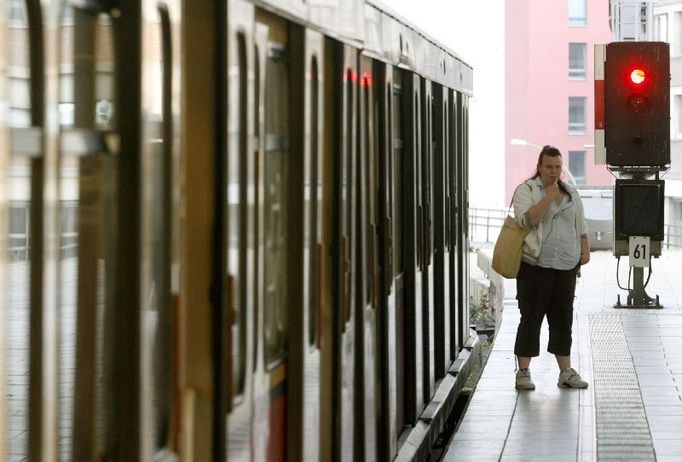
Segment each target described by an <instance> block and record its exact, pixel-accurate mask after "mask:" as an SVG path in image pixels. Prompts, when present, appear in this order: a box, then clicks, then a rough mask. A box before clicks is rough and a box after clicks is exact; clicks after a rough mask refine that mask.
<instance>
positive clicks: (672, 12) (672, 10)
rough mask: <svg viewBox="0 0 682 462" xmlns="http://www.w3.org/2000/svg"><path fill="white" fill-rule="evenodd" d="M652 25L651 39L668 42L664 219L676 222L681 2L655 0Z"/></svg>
mask: <svg viewBox="0 0 682 462" xmlns="http://www.w3.org/2000/svg"><path fill="white" fill-rule="evenodd" d="M653 25H654V28H653V34H654V37H653V39H654V40H656V41H661V42H668V43H669V44H670V138H671V141H670V171H669V172H668V173H667V174H666V175H665V177H664V179H665V195H666V213H665V221H666V223H672V224H676V223H682V1H680V0H674V1H673V0H658V1H657V2H656V3H655V4H654V24H653ZM671 232H672V234H678V232H675V231H674V230H673V231H671ZM672 240H673V241H679V239H675V238H673V239H672Z"/></svg>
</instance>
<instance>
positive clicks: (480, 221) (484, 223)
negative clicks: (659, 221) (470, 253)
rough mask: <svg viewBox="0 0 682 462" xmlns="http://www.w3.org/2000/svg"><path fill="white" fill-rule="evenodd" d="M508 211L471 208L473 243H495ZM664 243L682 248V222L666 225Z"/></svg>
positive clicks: (470, 232)
mask: <svg viewBox="0 0 682 462" xmlns="http://www.w3.org/2000/svg"><path fill="white" fill-rule="evenodd" d="M507 213H508V209H485V208H475V207H471V208H469V239H470V240H471V242H480V243H491V244H492V243H495V241H496V240H497V236H498V235H499V234H500V228H502V224H503V223H504V219H505V218H506V216H507ZM663 243H664V244H665V247H666V248H667V249H670V248H682V222H678V223H666V224H665V225H664V236H663Z"/></svg>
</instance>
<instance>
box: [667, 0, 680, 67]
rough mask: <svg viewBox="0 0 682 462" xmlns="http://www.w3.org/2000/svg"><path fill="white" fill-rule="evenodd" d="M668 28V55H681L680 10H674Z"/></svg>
mask: <svg viewBox="0 0 682 462" xmlns="http://www.w3.org/2000/svg"><path fill="white" fill-rule="evenodd" d="M670 29H671V31H670V37H668V41H669V42H670V55H671V56H680V55H682V11H676V12H675V13H674V16H673V18H672V24H671V25H670Z"/></svg>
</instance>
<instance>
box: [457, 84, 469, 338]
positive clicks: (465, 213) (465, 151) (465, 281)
mask: <svg viewBox="0 0 682 462" xmlns="http://www.w3.org/2000/svg"><path fill="white" fill-rule="evenodd" d="M461 110H462V117H461V125H460V133H461V134H462V152H461V159H462V161H461V169H460V171H459V175H460V182H461V184H462V187H461V191H462V215H461V220H462V231H463V239H462V241H463V242H462V248H461V254H462V255H463V257H464V260H463V265H462V275H461V281H462V285H461V289H460V290H461V291H462V292H463V297H464V300H463V303H462V308H461V310H462V312H463V323H462V329H463V332H462V341H463V342H464V343H466V342H467V340H468V339H469V334H470V329H469V325H470V323H469V300H470V297H469V295H470V294H469V288H470V285H469V96H467V95H466V94H464V93H462V94H461Z"/></svg>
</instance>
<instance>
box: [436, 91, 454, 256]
mask: <svg viewBox="0 0 682 462" xmlns="http://www.w3.org/2000/svg"><path fill="white" fill-rule="evenodd" d="M443 97H444V99H445V97H447V90H446V89H445V88H443ZM449 123H450V114H449V112H448V103H447V100H445V101H443V126H442V127H439V130H441V132H442V133H443V149H442V153H443V154H442V155H443V180H444V183H443V194H444V196H445V208H444V210H445V219H444V222H443V223H444V226H445V229H444V231H445V242H444V248H445V249H446V250H452V247H451V245H450V239H451V237H450V225H449V223H450V200H451V199H450V131H449V129H448V126H449Z"/></svg>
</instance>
